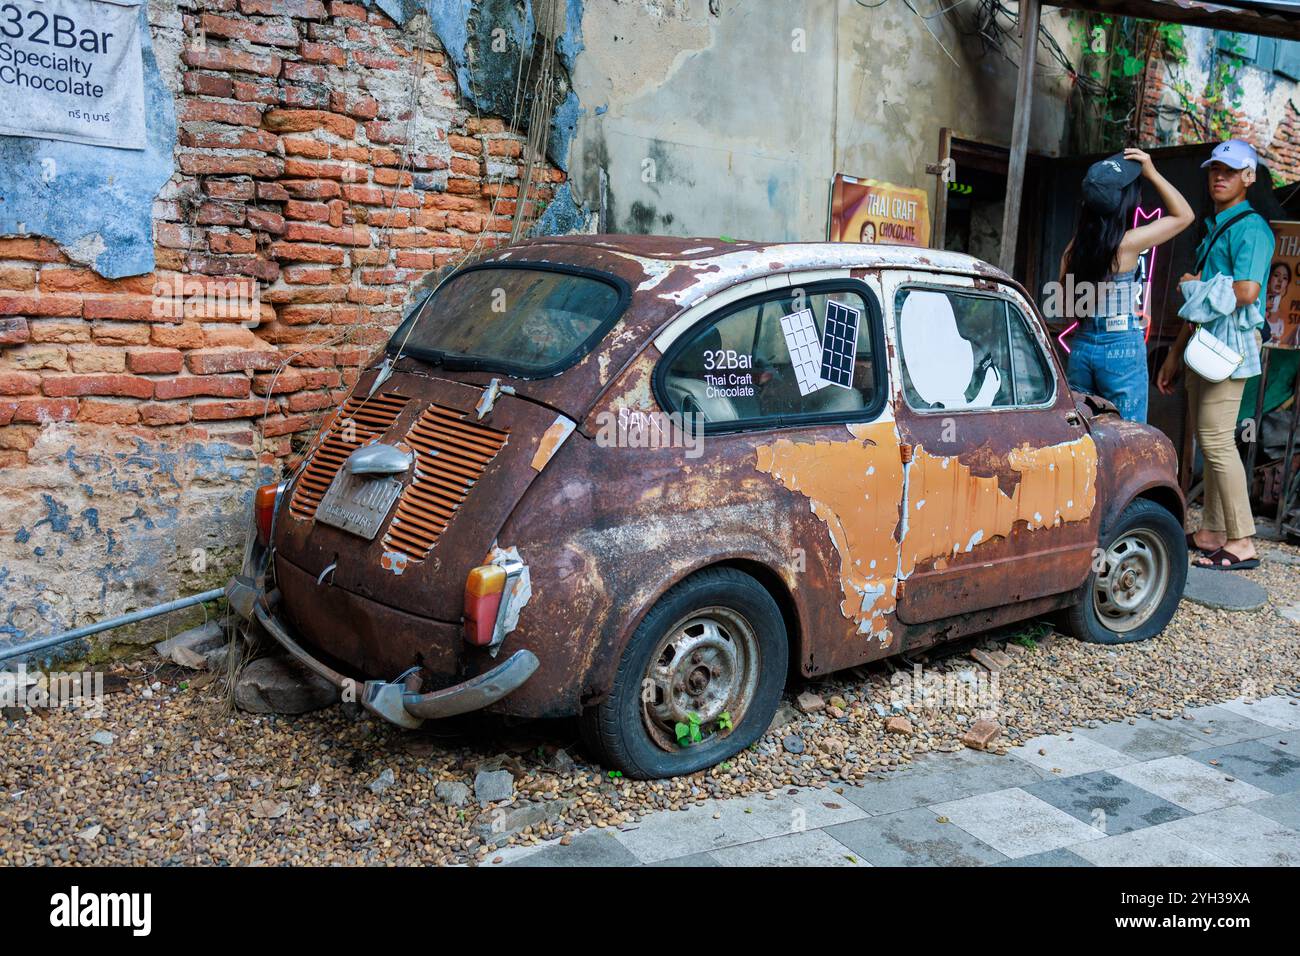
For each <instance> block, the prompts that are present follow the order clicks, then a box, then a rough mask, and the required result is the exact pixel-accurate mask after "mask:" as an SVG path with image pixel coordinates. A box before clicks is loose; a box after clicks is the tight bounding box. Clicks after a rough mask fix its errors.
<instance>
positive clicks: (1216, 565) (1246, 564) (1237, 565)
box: [1193, 548, 1259, 571]
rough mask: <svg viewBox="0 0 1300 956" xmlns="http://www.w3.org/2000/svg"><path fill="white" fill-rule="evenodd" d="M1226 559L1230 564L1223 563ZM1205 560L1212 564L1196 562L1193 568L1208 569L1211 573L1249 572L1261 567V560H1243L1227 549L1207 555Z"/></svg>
mask: <svg viewBox="0 0 1300 956" xmlns="http://www.w3.org/2000/svg"><path fill="white" fill-rule="evenodd" d="M1224 558H1227V559H1228V562H1229V563H1228V564H1223V563H1221V562H1222V561H1223V559H1224ZM1205 560H1207V561H1209V562H1211V563H1210V564H1202V563H1201V562H1199V561H1197V562H1194V564H1193V567H1197V568H1206V569H1207V570H1210V571H1249V570H1250V569H1251V568H1257V567H1259V558H1246V559H1245V560H1242V559H1241V558H1239V557H1237V556H1236V555H1235V554H1233V553H1232V552H1231V551H1229V550H1228V549H1227V548H1220V549H1219V550H1218V551H1215V552H1213V553H1212V554H1207V555H1205Z"/></svg>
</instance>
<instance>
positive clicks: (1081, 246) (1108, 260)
mask: <svg viewBox="0 0 1300 956" xmlns="http://www.w3.org/2000/svg"><path fill="white" fill-rule="evenodd" d="M1141 198H1142V184H1141V180H1138V179H1135V180H1133V182H1131V183H1129V184H1128V185H1127V186H1125V187H1124V191H1123V192H1122V193H1120V200H1119V207H1118V208H1117V209H1116V210H1115V211H1114V212H1112V213H1099V212H1097V211H1096V210H1095V209H1093V208H1092V207H1091V206H1089V205H1088V204H1087V203H1086V202H1080V203H1079V214H1078V217H1077V218H1076V219H1075V226H1074V239H1073V240H1072V242H1071V245H1070V254H1069V256H1068V257H1067V259H1066V263H1065V271H1066V272H1067V273H1073V274H1074V281H1075V282H1100V281H1101V280H1102V279H1104V278H1106V276H1108V275H1110V272H1111V268H1112V266H1113V265H1114V263H1115V254H1116V253H1118V252H1119V244H1120V242H1121V241H1122V240H1123V239H1124V233H1126V232H1128V231H1129V229H1131V228H1133V213H1134V212H1135V211H1136V210H1137V207H1138V201H1139V200H1140V199H1141Z"/></svg>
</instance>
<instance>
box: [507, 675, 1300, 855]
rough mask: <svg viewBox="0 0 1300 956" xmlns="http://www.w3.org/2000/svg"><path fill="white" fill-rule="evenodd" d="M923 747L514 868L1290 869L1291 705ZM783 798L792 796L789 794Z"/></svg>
mask: <svg viewBox="0 0 1300 956" xmlns="http://www.w3.org/2000/svg"><path fill="white" fill-rule="evenodd" d="M1188 713H1190V714H1191V716H1192V718H1193V719H1191V720H1188V719H1177V720H1151V719H1142V720H1138V721H1137V722H1136V723H1133V724H1130V723H1127V722H1123V723H1112V724H1101V725H1099V726H1098V727H1096V728H1095V729H1079V730H1077V731H1075V732H1074V733H1072V734H1060V735H1055V736H1044V737H1039V738H1037V739H1034V740H1031V741H1029V742H1027V743H1026V744H1025V745H1024V746H1022V747H1018V748H1015V749H1013V750H1011V751H1010V752H1009V753H1008V754H1007V755H1006V756H1004V757H998V756H994V755H991V754H985V753H980V752H976V751H973V750H963V751H960V752H958V753H954V754H930V755H926V756H924V757H922V758H920V759H919V760H918V761H917V763H916V765H915V766H914V767H912V768H911V769H908V770H905V771H902V772H898V773H894V774H889V775H881V776H873V777H871V778H869V779H867V780H866V781H864V782H863V783H862V785H860V786H845V787H844V788H843V791H844V792H843V794H840V793H837V792H836V791H835V790H834V789H822V790H810V789H800V790H796V791H794V792H790V790H789V789H786V790H781V791H779V792H778V794H777V796H776V797H775V798H773V799H769V798H768V796H765V795H758V796H751V797H747V798H744V799H734V800H709V801H706V803H705V804H704V806H692V807H690V808H689V809H687V810H683V811H661V812H658V813H654V814H652V815H650V816H648V817H646V818H645V819H643V820H642V821H641V822H640V823H638V824H634V825H630V826H629V827H625V828H623V829H613V828H611V829H604V830H596V829H593V830H588V831H585V832H583V833H580V834H578V835H576V836H575V837H574V838H573V840H572V842H571V843H570V845H569V846H561V845H560V844H559V843H558V841H554V842H551V843H548V844H542V845H541V846H535V847H510V848H506V849H503V850H501V851H500V852H499V853H497V854H493V857H492V858H496V857H501V861H502V862H501V864H500V865H508V866H593V865H595V866H640V865H651V866H1094V865H1096V866H1254V865H1282V866H1300V700H1298V699H1296V698H1294V697H1271V698H1267V699H1264V700H1260V701H1255V702H1253V703H1247V702H1246V701H1244V700H1236V701H1229V702H1227V703H1224V704H1219V705H1217V706H1212V707H1201V708H1198V709H1195V710H1191V711H1189V712H1188ZM791 789H793V788H791Z"/></svg>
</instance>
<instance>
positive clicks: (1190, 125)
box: [1141, 60, 1300, 183]
mask: <svg viewBox="0 0 1300 956" xmlns="http://www.w3.org/2000/svg"><path fill="white" fill-rule="evenodd" d="M1168 69H1169V67H1168V64H1167V63H1165V62H1164V61H1163V60H1157V61H1155V64H1154V65H1153V66H1152V67H1151V69H1150V72H1149V74H1148V77H1147V88H1146V96H1145V98H1144V100H1143V110H1142V127H1141V141H1142V143H1143V145H1146V146H1176V145H1182V144H1186V143H1199V142H1204V141H1206V136H1205V133H1204V132H1203V131H1202V130H1201V128H1200V127H1199V126H1198V125H1197V124H1196V123H1194V122H1193V121H1192V119H1191V117H1190V116H1188V115H1187V113H1186V112H1184V113H1183V114H1182V115H1181V116H1179V118H1178V123H1177V130H1176V132H1175V133H1174V134H1173V135H1169V134H1168V133H1166V134H1164V135H1161V133H1160V132H1159V131H1158V130H1157V125H1156V116H1157V107H1158V106H1159V104H1160V103H1161V101H1162V100H1163V99H1164V98H1165V96H1166V71H1167V70H1168ZM1275 82H1278V83H1285V82H1286V81H1285V80H1283V79H1282V78H1280V77H1279V78H1277V80H1276V81H1275ZM1196 106H1197V107H1198V108H1199V109H1200V110H1201V116H1202V118H1203V117H1205V116H1206V115H1208V113H1209V106H1208V104H1207V103H1206V101H1205V99H1204V97H1201V98H1199V99H1198V100H1197V103H1196ZM1298 120H1300V114H1298V113H1297V110H1296V106H1295V102H1294V100H1293V99H1292V98H1287V99H1286V101H1285V103H1284V104H1283V106H1282V114H1281V115H1280V116H1266V115H1260V113H1259V111H1258V110H1257V109H1256V110H1254V111H1252V110H1250V109H1247V108H1239V109H1236V110H1234V111H1233V123H1232V127H1231V129H1230V130H1228V131H1227V133H1226V135H1225V136H1224V138H1225V139H1227V138H1229V137H1237V138H1239V139H1244V140H1246V141H1247V142H1249V143H1251V144H1253V145H1254V147H1255V149H1256V150H1257V151H1258V152H1259V157H1260V159H1262V160H1263V161H1264V162H1265V163H1267V164H1268V167H1269V169H1270V170H1272V171H1273V172H1274V173H1275V174H1276V175H1277V176H1278V177H1280V178H1281V180H1282V181H1284V182H1287V183H1294V182H1297V181H1300V123H1298Z"/></svg>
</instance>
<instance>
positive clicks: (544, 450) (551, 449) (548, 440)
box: [532, 415, 574, 471]
mask: <svg viewBox="0 0 1300 956" xmlns="http://www.w3.org/2000/svg"><path fill="white" fill-rule="evenodd" d="M573 425H574V423H573V422H572V421H570V420H569V419H567V418H565V417H564V416H563V415H558V416H556V419H555V421H553V422H551V427H550V428H548V429H546V431H545V432H543V433H542V440H541V441H539V442H538V443H537V451H536V452H534V453H533V461H532V465H533V470H534V471H541V470H542V469H543V468H545V467H546V464H547V462H549V461H550V460H551V458H552V456H554V454H555V453H556V452H557V451H559V449H560V446H561V445H563V444H564V440H565V439H566V438H568V437H569V435H570V434H571V433H572V432H573Z"/></svg>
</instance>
